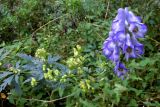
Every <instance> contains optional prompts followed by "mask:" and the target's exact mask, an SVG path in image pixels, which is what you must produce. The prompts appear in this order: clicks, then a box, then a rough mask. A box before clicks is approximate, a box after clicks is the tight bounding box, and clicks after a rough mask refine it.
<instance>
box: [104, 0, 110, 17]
mask: <svg viewBox="0 0 160 107" xmlns="http://www.w3.org/2000/svg"><path fill="white" fill-rule="evenodd" d="M109 4H110V3H109V1H108V4H107V10H106V14H105V19H106V18H107V16H108V10H109Z"/></svg>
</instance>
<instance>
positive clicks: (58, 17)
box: [31, 14, 67, 36]
mask: <svg viewBox="0 0 160 107" xmlns="http://www.w3.org/2000/svg"><path fill="white" fill-rule="evenodd" d="M66 15H67V14H65V15H62V16H60V17H57V18H55V19H53V20H50V21H49V22H47V23H46V24H44V25H42V26H40V27H39V28H38V29H36V30H35V31H34V32H33V33H32V34H31V35H32V36H33V35H34V34H35V33H36V32H37V31H39V30H40V29H42V28H43V27H45V26H46V25H48V24H50V23H52V22H54V21H56V20H58V19H60V18H62V17H64V16H66Z"/></svg>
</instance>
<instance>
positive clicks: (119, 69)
mask: <svg viewBox="0 0 160 107" xmlns="http://www.w3.org/2000/svg"><path fill="white" fill-rule="evenodd" d="M114 72H115V74H116V75H117V76H118V77H120V78H122V79H123V78H124V75H125V74H126V73H127V72H128V69H127V68H126V67H125V65H124V64H123V63H121V62H117V63H116V66H115V68H114Z"/></svg>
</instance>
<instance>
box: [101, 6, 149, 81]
mask: <svg viewBox="0 0 160 107" xmlns="http://www.w3.org/2000/svg"><path fill="white" fill-rule="evenodd" d="M146 32H147V26H146V25H145V24H143V23H142V19H141V18H140V17H139V16H136V15H134V13H133V12H131V11H128V8H125V9H123V8H120V9H118V14H117V16H116V18H115V19H114V20H113V22H112V28H111V31H110V32H109V36H108V38H107V39H106V40H105V42H104V43H103V54H104V55H105V56H106V58H107V59H109V60H111V61H112V62H113V63H114V64H115V69H114V72H115V73H116V74H117V76H118V77H120V78H124V75H125V74H126V72H127V71H128V70H127V69H126V67H125V65H124V64H123V63H122V62H120V61H123V60H124V58H125V60H126V61H128V60H129V58H138V57H140V56H141V55H143V54H144V46H143V44H141V43H140V42H139V41H138V40H137V39H138V38H143V37H144V35H145V33H146Z"/></svg>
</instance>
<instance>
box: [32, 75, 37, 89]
mask: <svg viewBox="0 0 160 107" xmlns="http://www.w3.org/2000/svg"><path fill="white" fill-rule="evenodd" d="M36 85H37V81H36V79H35V78H33V77H32V79H31V86H32V87H34V86H36Z"/></svg>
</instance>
